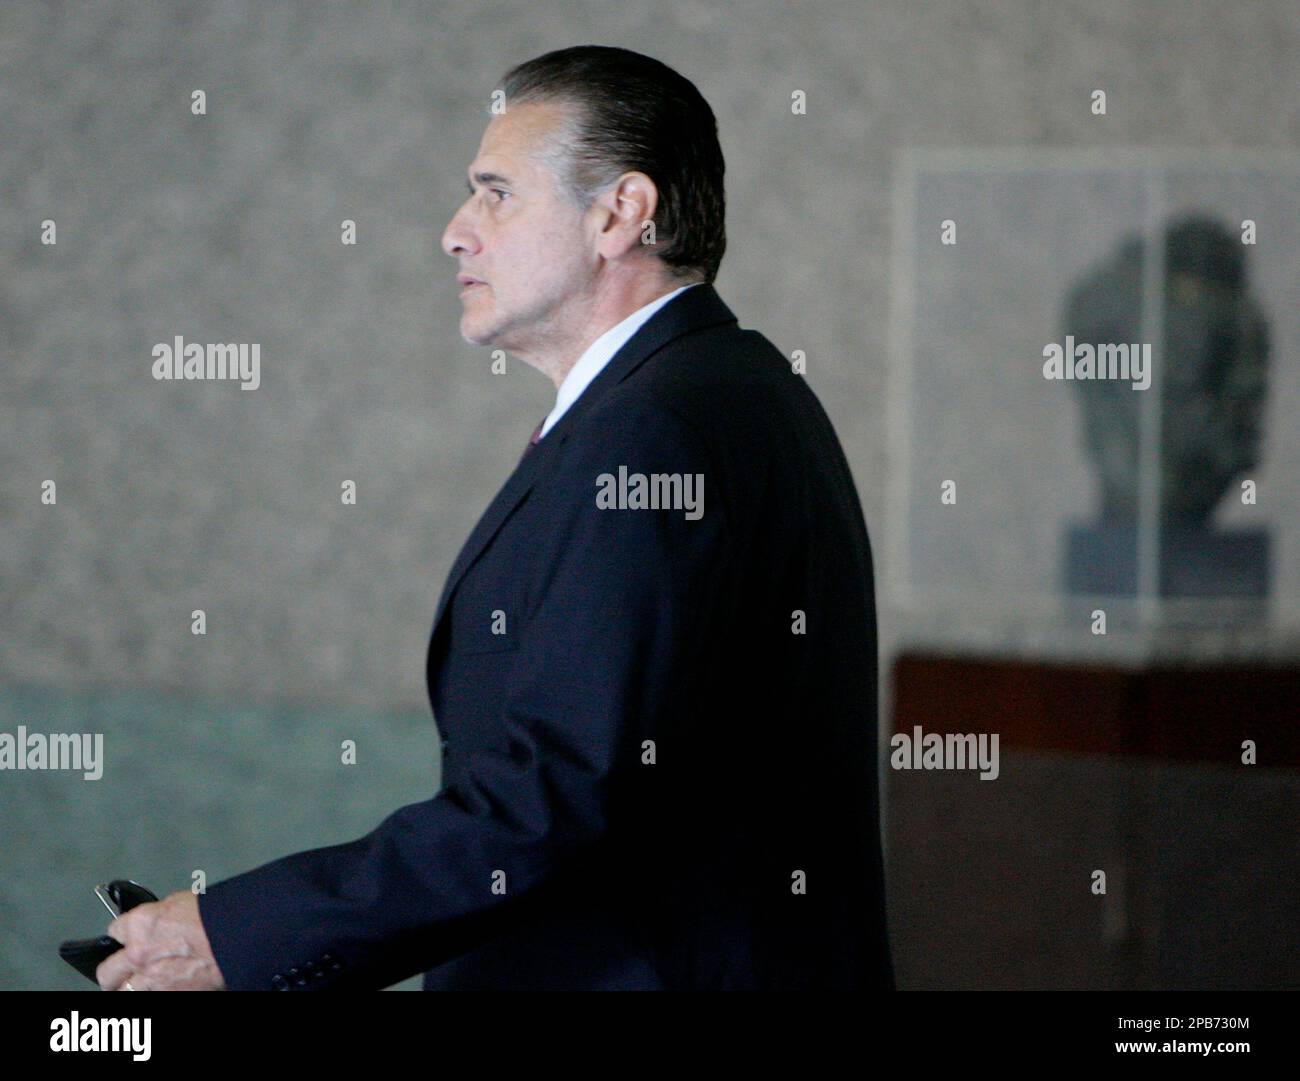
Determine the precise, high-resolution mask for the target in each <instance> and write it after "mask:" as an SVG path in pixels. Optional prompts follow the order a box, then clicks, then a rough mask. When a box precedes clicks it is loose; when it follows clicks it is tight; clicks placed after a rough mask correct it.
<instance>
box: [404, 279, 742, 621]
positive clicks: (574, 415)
mask: <svg viewBox="0 0 1300 1081" xmlns="http://www.w3.org/2000/svg"><path fill="white" fill-rule="evenodd" d="M735 321H736V317H735V315H733V314H732V312H731V309H730V308H728V307H727V305H726V304H724V303H723V301H722V298H721V297H720V296H718V294H717V291H716V290H715V289H714V288H713V286H712V285H709V284H703V285H697V286H694V287H693V288H691V289H687V290H686V291H685V292H684V293H682V294H680V295H679V296H677V297H674V298H673V299H672V300H670V301H669V302H668V303H667V304H665V305H664V306H663V307H662V308H660V309H659V310H658V311H657V312H655V314H654V315H652V316H651V317H650V318H649V319H648V320H647V321H646V322H645V324H644V325H643V326H642V327H641V328H640V329H639V330H638V331H637V332H636V333H635V334H633V335H632V337H631V338H629V339H628V340H627V342H626V343H625V344H624V345H623V348H622V349H620V350H619V351H618V352H617V353H615V354H614V356H613V357H612V358H611V359H610V361H609V363H608V364H606V365H605V367H604V368H603V369H602V370H601V372H600V374H599V375H597V376H596V378H595V379H593V380H592V381H591V383H590V384H589V385H588V387H587V389H586V390H584V391H583V392H582V393H581V394H580V395H579V396H578V399H577V400H576V401H575V402H574V403H573V404H572V405H570V406H569V408H568V409H567V410H566V411H565V414H564V416H562V417H561V418H560V419H559V420H558V421H557V422H556V423H555V424H554V425H553V426H552V428H551V430H550V431H549V432H547V433H546V436H545V437H544V438H543V439H542V441H541V442H540V443H538V444H537V445H536V446H535V447H534V448H533V449H532V451H531V452H529V453H528V454H525V455H524V456H523V457H522V459H521V460H520V462H519V464H518V465H517V466H516V467H515V471H514V472H513V473H512V474H510V478H509V480H507V481H506V483H505V485H504V487H502V489H501V491H499V492H498V493H497V496H496V498H495V499H494V500H492V503H491V505H489V507H488V509H487V510H486V511H484V512H483V517H482V518H480V519H479V522H478V525H476V526H475V527H474V529H473V531H472V532H471V533H470V535H469V539H468V540H467V541H466V542H465V546H464V547H463V548H462V549H461V550H460V554H459V555H458V556H457V557H456V562H455V563H453V564H452V567H451V571H450V573H448V575H447V582H446V584H445V585H444V586H443V588H442V596H441V597H440V598H439V599H438V611H437V615H435V616H434V621H433V633H432V635H431V636H430V637H431V641H432V639H434V638H436V637H437V635H438V631H439V630H440V629H441V627H442V623H443V617H444V616H445V615H446V612H447V604H448V602H449V601H450V600H451V597H452V594H454V593H455V592H456V587H457V586H458V585H459V584H460V580H461V578H463V577H464V576H465V572H466V571H468V570H469V568H470V567H471V566H472V565H473V563H474V561H475V560H476V559H477V558H478V557H479V554H480V553H481V552H482V551H483V549H485V548H486V547H487V546H488V545H489V544H490V543H491V541H492V538H493V537H495V536H496V535H497V531H498V530H500V528H501V527H502V525H504V524H505V521H506V519H507V518H509V517H510V515H511V514H512V513H514V510H515V508H516V507H518V506H519V504H520V503H522V502H523V501H524V499H525V497H527V495H528V493H529V492H530V491H532V488H533V485H534V483H535V482H536V480H537V477H538V476H539V475H540V474H541V472H542V469H543V467H544V465H545V464H546V462H548V461H549V460H550V459H551V458H552V457H553V455H554V453H555V452H556V451H557V450H558V448H559V446H560V445H561V444H563V443H564V441H565V440H566V439H568V437H569V433H570V432H572V431H573V429H574V427H575V426H576V424H577V423H578V421H579V419H581V417H582V415H583V414H584V413H586V412H587V410H589V409H591V407H592V406H593V405H594V404H595V403H596V402H597V401H599V400H600V399H601V398H602V397H603V396H604V395H605V394H606V393H608V391H609V389H610V388H611V387H615V386H617V385H618V384H619V383H621V382H622V381H623V380H624V379H626V378H627V377H628V376H629V375H631V374H632V373H633V372H634V371H636V369H637V368H639V367H640V366H641V364H642V363H644V362H645V361H646V360H648V359H649V358H650V357H651V356H653V355H654V354H655V353H657V352H658V351H659V350H660V349H662V348H663V347H664V346H665V345H667V344H668V343H669V342H671V341H672V340H673V339H675V338H680V337H681V336H682V335H683V334H688V333H690V332H691V331H695V330H703V329H705V328H706V327H711V326H716V325H718V324H721V323H728V322H731V323H734V322H735Z"/></svg>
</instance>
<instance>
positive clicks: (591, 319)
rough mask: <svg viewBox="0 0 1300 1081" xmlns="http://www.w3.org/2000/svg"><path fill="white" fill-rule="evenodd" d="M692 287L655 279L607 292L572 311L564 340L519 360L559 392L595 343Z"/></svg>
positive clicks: (669, 279)
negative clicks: (640, 313) (665, 298)
mask: <svg viewBox="0 0 1300 1081" xmlns="http://www.w3.org/2000/svg"><path fill="white" fill-rule="evenodd" d="M690 284H693V283H691V282H686V281H677V280H676V279H674V278H661V277H654V278H646V279H641V280H638V281H633V282H628V283H627V284H626V285H624V286H615V287H612V288H610V289H607V290H605V291H604V292H602V293H599V294H598V295H597V296H596V297H595V298H594V299H593V300H591V301H590V302H588V303H586V304H582V305H580V306H578V307H577V309H576V311H575V310H574V309H570V311H569V313H568V315H569V317H570V319H574V317H575V316H576V320H575V321H574V322H571V324H570V328H572V330H571V332H570V333H568V334H565V335H564V340H562V341H555V342H547V343H544V344H543V345H542V346H540V347H539V348H538V349H537V350H536V351H534V352H531V353H529V354H519V356H520V358H521V359H522V360H524V361H526V362H527V363H528V364H531V365H532V366H533V367H534V368H536V369H537V370H538V371H541V372H544V373H545V374H546V375H547V376H548V377H549V378H550V380H551V382H552V383H554V384H555V388H556V390H558V389H559V388H560V384H561V383H563V382H564V377H565V376H566V375H568V374H569V372H571V371H572V370H573V366H574V365H575V364H577V363H578V361H579V360H580V359H581V358H582V355H583V353H585V352H586V351H587V350H588V349H589V348H590V347H591V344H592V342H594V341H595V340H596V339H597V338H599V337H600V336H601V335H602V334H604V333H605V332H606V331H608V330H610V329H611V328H613V327H616V326H618V324H619V323H621V322H623V320H624V319H626V318H627V317H628V316H629V315H631V314H632V313H633V312H637V311H640V310H641V309H642V308H644V307H645V306H646V305H647V304H649V303H650V302H651V301H654V300H658V299H659V298H660V297H662V296H664V295H666V294H668V293H671V292H673V291H674V290H676V289H680V288H681V287H682V286H683V285H690ZM570 328H566V330H568V329H570Z"/></svg>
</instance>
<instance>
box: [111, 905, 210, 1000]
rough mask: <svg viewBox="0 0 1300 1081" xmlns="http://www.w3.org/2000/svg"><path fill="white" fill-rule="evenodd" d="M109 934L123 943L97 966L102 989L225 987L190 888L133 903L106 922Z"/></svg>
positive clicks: (153, 989) (164, 989) (202, 988)
mask: <svg viewBox="0 0 1300 1081" xmlns="http://www.w3.org/2000/svg"><path fill="white" fill-rule="evenodd" d="M108 933H109V934H110V935H112V936H113V937H114V938H115V939H117V940H118V941H119V942H121V943H122V946H123V948H122V949H120V950H118V951H117V952H116V953H114V954H112V955H111V956H109V957H108V958H106V959H105V960H104V961H102V962H101V963H100V965H99V967H98V968H97V969H95V979H96V980H98V981H99V986H100V987H102V988H103V989H104V990H105V991H126V990H132V991H224V990H225V989H226V984H225V980H224V979H222V976H221V970H220V969H219V968H217V961H216V958H215V957H213V956H212V947H211V946H210V945H209V944H208V936H207V932H205V931H204V930H203V921H202V920H201V919H200V918H199V899H198V896H197V895H196V894H194V893H191V892H190V891H189V890H177V891H176V892H175V893H172V894H168V895H167V896H166V897H164V898H163V899H162V900H161V901H152V902H150V903H149V904H144V905H137V906H136V907H135V908H133V909H131V911H129V912H124V913H122V915H120V916H118V917H117V919H115V920H114V921H113V922H112V923H110V924H109V925H108ZM128 981H130V984H131V986H130V988H127V987H126V986H125V984H126V983H127V982H128Z"/></svg>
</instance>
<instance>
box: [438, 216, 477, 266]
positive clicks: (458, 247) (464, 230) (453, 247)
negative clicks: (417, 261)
mask: <svg viewBox="0 0 1300 1081" xmlns="http://www.w3.org/2000/svg"><path fill="white" fill-rule="evenodd" d="M442 250H443V251H445V252H446V253H447V254H448V255H450V256H451V257H452V258H455V257H456V256H458V255H459V254H460V253H461V252H469V253H472V252H473V251H474V250H475V239H474V233H473V230H471V229H470V228H469V227H468V223H467V222H466V219H465V208H464V207H461V208H460V209H459V210H458V211H456V213H455V214H454V215H453V216H452V219H451V221H450V222H448V223H447V228H446V229H445V230H443V234H442Z"/></svg>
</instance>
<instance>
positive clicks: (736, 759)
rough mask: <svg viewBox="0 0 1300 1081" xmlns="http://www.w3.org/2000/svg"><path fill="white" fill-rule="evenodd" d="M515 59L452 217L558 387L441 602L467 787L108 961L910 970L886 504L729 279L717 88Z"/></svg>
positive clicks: (498, 333) (600, 60) (742, 983)
mask: <svg viewBox="0 0 1300 1081" xmlns="http://www.w3.org/2000/svg"><path fill="white" fill-rule="evenodd" d="M505 90H506V101H507V103H508V104H507V108H506V110H505V112H504V113H502V114H500V115H498V116H496V117H494V118H493V120H492V121H491V122H490V124H489V126H488V129H487V132H486V133H485V135H484V138H483V142H482V144H481V145H480V148H479V154H478V157H477V158H476V160H475V161H474V162H473V163H472V164H471V166H470V169H469V181H470V197H469V199H467V200H466V202H465V204H464V205H463V206H462V207H461V208H460V210H459V211H458V212H457V214H456V216H455V217H454V218H453V219H452V222H451V224H450V225H449V226H448V227H447V230H446V232H445V234H444V236H443V247H444V249H445V250H446V251H447V252H448V254H450V255H452V256H453V257H454V258H456V259H457V260H458V262H459V264H460V268H461V272H462V274H461V277H462V282H463V283H465V289H464V291H463V292H462V294H461V296H462V301H463V305H464V307H463V314H462V321H461V332H462V334H463V335H464V337H465V338H466V339H467V340H469V341H471V342H475V343H478V344H483V345H491V346H493V347H495V348H502V349H505V350H507V351H508V352H510V353H512V354H514V355H516V356H518V357H521V358H522V359H524V360H525V361H526V362H528V363H530V364H531V365H533V366H534V367H536V368H538V369H539V370H540V371H543V372H545V373H546V374H548V375H549V376H550V377H551V378H552V380H553V381H554V382H555V384H556V388H557V396H556V406H555V408H554V409H553V410H552V411H551V413H550V414H549V415H548V416H547V417H546V418H545V419H544V420H543V422H542V423H541V424H539V425H538V427H537V430H536V431H535V432H534V434H533V438H532V440H531V441H530V442H529V444H528V447H527V449H526V450H525V452H524V454H523V456H522V457H521V459H520V461H519V464H518V465H517V466H516V468H515V470H514V472H513V473H512V474H511V476H510V478H509V479H508V480H507V481H506V484H505V486H504V487H503V488H502V489H501V491H500V492H499V493H498V494H497V496H496V498H495V499H494V500H493V501H492V503H491V505H490V506H489V507H488V508H487V511H486V512H485V513H484V515H483V517H482V518H481V520H480V521H479V523H478V524H477V526H476V527H475V528H474V530H473V532H472V534H471V535H470V537H469V540H468V541H467V542H466V544H465V547H464V548H463V549H462V551H461V552H460V554H459V556H458V557H457V559H456V561H455V564H454V565H453V567H452V569H451V573H450V575H449V576H448V579H447V583H446V585H445V587H444V589H443V592H442V596H441V599H440V600H439V603H438V611H437V616H436V618H435V621H434V627H433V633H432V636H431V640H430V644H429V652H428V664H427V670H426V675H427V680H428V689H429V696H430V701H431V703H432V706H433V710H434V715H435V717H436V719H437V723H438V727H439V730H440V732H441V734H442V737H443V773H444V777H443V786H442V789H441V790H440V791H439V792H438V794H437V795H436V796H434V797H433V798H432V799H429V800H426V801H424V802H421V803H415V804H411V805H409V806H406V807H402V808H401V809H399V810H397V811H395V812H394V813H393V814H392V815H390V816H389V817H388V818H386V819H385V820H384V821H383V822H382V823H381V824H380V825H379V826H378V827H377V828H376V829H375V830H373V831H372V832H371V833H370V834H368V835H367V836H365V837H362V838H360V839H359V840H356V841H353V842H351V843H348V844H342V845H334V846H330V847H326V848H319V849H313V850H311V851H307V852H300V853H297V854H294V855H291V856H286V857H284V858H283V859H279V860H276V861H274V862H272V863H269V864H267V865H265V866H263V867H260V868H256V869H254V870H252V871H248V872H246V873H244V874H241V875H237V876H235V877H233V878H230V879H227V880H225V881H222V882H218V883H216V884H214V885H210V886H209V887H208V889H207V891H206V893H204V894H202V895H201V896H200V897H199V899H198V901H197V904H196V908H197V916H198V917H199V918H200V919H201V926H198V927H197V929H196V928H195V926H194V925H193V923H191V922H190V920H191V917H192V916H193V913H191V912H190V911H189V910H187V909H185V908H183V907H182V906H184V905H185V904H186V903H187V902H185V901H184V899H183V895H173V897H172V898H167V899H164V901H162V902H160V903H159V905H145V906H142V907H141V908H140V909H136V910H134V911H133V912H131V913H128V914H127V915H125V916H123V917H120V918H119V919H118V920H116V921H114V924H113V925H110V933H113V929H114V928H115V927H116V928H118V929H119V930H121V931H122V932H123V933H125V934H128V935H129V934H132V933H133V932H136V929H137V926H138V928H139V930H138V934H139V936H140V938H141V941H140V942H138V943H136V946H135V949H134V953H132V949H131V947H132V943H131V941H129V940H128V950H127V951H124V953H125V954H126V955H127V956H125V957H122V958H121V959H120V960H119V961H117V962H114V961H113V959H111V958H110V960H109V961H106V962H105V963H104V966H101V970H102V971H101V983H103V984H104V985H105V986H112V987H116V986H118V985H119V984H120V983H121V981H122V980H125V979H126V977H127V976H132V980H133V983H135V984H136V985H139V984H141V983H143V984H144V985H145V986H149V987H158V986H167V985H169V980H171V977H169V975H168V970H167V965H169V964H173V965H174V964H176V962H175V960H174V959H173V960H172V961H167V960H161V959H157V960H156V959H155V958H156V957H158V956H159V955H160V954H161V953H162V952H163V951H162V950H161V949H154V950H152V952H151V949H150V946H149V943H148V941H147V940H148V934H149V932H148V927H149V926H150V925H149V924H148V923H147V922H146V921H149V920H152V926H154V927H155V928H157V927H160V926H170V927H172V931H171V932H170V933H171V935H172V937H173V939H174V940H177V941H182V942H187V943H189V945H188V947H187V948H188V949H189V950H190V951H191V954H192V964H191V967H190V969H188V970H184V971H182V970H181V969H179V968H177V969H176V970H175V972H176V975H175V977H174V983H172V984H170V985H188V986H203V985H205V984H204V980H208V981H213V980H215V981H216V982H217V983H221V982H224V984H225V985H226V986H228V987H231V988H236V989H240V988H265V989H273V988H274V989H280V990H295V989H305V990H314V989H327V988H380V987H385V986H388V985H390V984H392V983H395V982H397V981H399V980H401V979H403V978H405V977H407V976H410V975H413V974H415V973H417V972H421V971H423V972H424V987H425V988H426V989H715V988H716V989H864V988H867V989H883V988H892V987H893V983H894V981H893V969H892V965H891V961H890V955H889V948H888V943H887V936H886V927H885V904H884V884H883V871H882V862H881V850H880V836H879V819H878V794H877V728H876V724H877V722H876V709H877V703H876V698H877V695H876V626H875V607H874V599H873V584H872V560H871V551H870V547H869V542H868V538H867V532H866V526H865V523H864V521H863V516H862V510H861V507H860V505H859V502H858V499H857V495H856V493H855V490H854V485H853V479H852V476H851V474H850V470H849V466H848V463H847V462H846V460H845V457H844V454H843V452H842V450H841V448H840V445H839V442H838V440H837V438H836V436H835V433H834V431H833V429H832V427H831V424H830V422H829V420H828V419H827V416H826V413H825V411H824V410H823V409H822V407H821V404H820V403H819V402H818V400H817V398H816V397H815V396H814V394H813V393H812V391H811V390H810V389H809V388H808V386H807V384H806V382H805V380H804V378H803V377H802V375H800V374H797V373H795V372H793V371H792V370H791V368H790V366H789V365H788V364H787V362H786V361H785V359H784V358H783V357H782V355H781V354H780V353H779V352H778V351H777V350H776V348H774V347H773V346H772V344H771V343H770V342H768V341H767V339H765V338H764V337H763V336H762V335H761V334H759V333H757V332H756V331H752V330H742V329H741V328H740V327H739V326H738V325H737V321H736V317H735V315H733V314H732V312H731V310H730V309H729V308H728V307H727V305H726V304H725V303H723V301H722V299H721V298H720V297H719V296H718V294H717V292H716V291H715V289H714V288H713V285H712V282H713V279H714V275H715V274H716V271H717V268H718V264H719V262H720V261H721V258H722V254H723V250H724V248H725V233H724V227H723V217H724V199H723V189H722V177H723V164H722V155H721V151H720V149H719V147H718V143H717V135H716V124H715V122H714V118H713V114H712V112H711V111H710V110H709V107H708V105H707V104H706V103H705V102H704V100H703V98H701V97H700V96H699V93H698V91H697V90H696V89H695V87H694V86H693V85H692V84H691V83H689V82H688V81H687V80H685V79H683V78H682V77H681V76H679V75H677V74H676V73H675V72H672V71H671V69H669V68H667V67H665V66H664V65H662V64H659V63H658V62H657V61H653V60H650V59H649V58H646V57H642V56H639V55H637V54H635V53H630V52H627V51H625V50H620V49H605V48H599V47H595V46H588V47H582V48H578V49H568V50H562V51H560V52H557V53H551V54H547V55H546V56H543V57H539V58H537V59H536V60H533V61H529V62H528V63H527V64H524V65H520V66H519V67H518V68H516V69H514V70H513V71H512V72H511V73H509V74H508V75H507V77H506V81H505ZM168 905H172V906H173V907H172V908H169V909H165V915H166V918H165V919H164V918H160V917H159V916H157V915H155V916H150V915H149V914H148V912H149V910H150V909H158V908H159V907H160V906H168ZM138 913H145V915H144V916H138V915H137V914H138ZM194 922H196V923H197V922H198V920H195V921H194ZM156 937H158V938H159V939H164V938H166V937H167V936H166V935H165V934H161V933H157V935H156ZM182 952H183V951H182ZM133 958H134V959H133ZM209 961H211V962H212V964H211V971H209V968H208V966H209ZM217 969H219V975H217V974H216V971H217ZM186 981H188V983H187V982H186ZM207 985H211V983H209V984H207Z"/></svg>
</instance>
